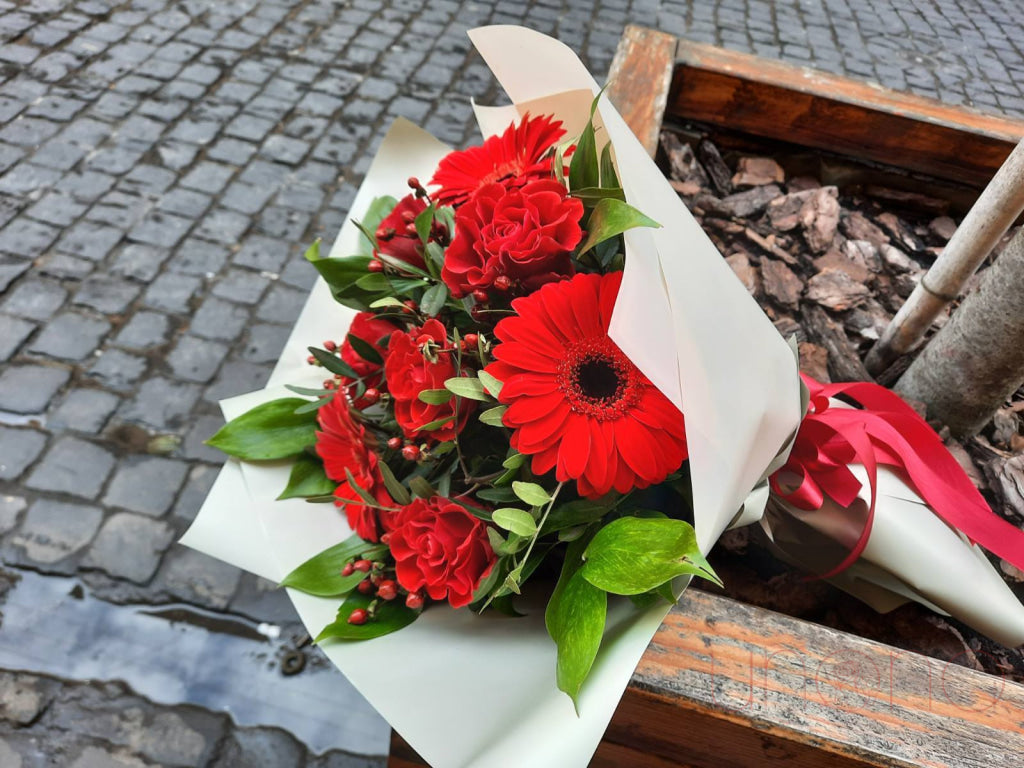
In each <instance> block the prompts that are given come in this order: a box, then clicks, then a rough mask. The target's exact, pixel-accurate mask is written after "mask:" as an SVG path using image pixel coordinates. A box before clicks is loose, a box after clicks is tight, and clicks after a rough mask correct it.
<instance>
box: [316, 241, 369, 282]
mask: <svg viewBox="0 0 1024 768" xmlns="http://www.w3.org/2000/svg"><path fill="white" fill-rule="evenodd" d="M311 250H312V248H311V249H310V250H309V251H306V258H307V259H309V262H310V263H311V264H312V265H313V266H314V267H316V271H317V272H319V273H320V276H321V277H322V278H323V279H324V280H325V281H326V282H327V284H328V285H331V286H335V287H339V288H346V287H348V286H350V285H352V284H353V283H355V281H356V280H358V279H359V278H360V277H362V276H363V275H365V274H366V269H367V266H368V265H369V263H370V259H369V258H368V257H366V256H348V257H345V258H335V259H331V258H323V259H321V258H319V251H320V249H319V248H317V252H316V254H314V255H313V256H312V257H311V255H310V251H311Z"/></svg>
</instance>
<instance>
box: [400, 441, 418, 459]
mask: <svg viewBox="0 0 1024 768" xmlns="http://www.w3.org/2000/svg"><path fill="white" fill-rule="evenodd" d="M419 457H420V449H419V446H416V445H407V446H405V448H403V449H402V458H404V459H406V460H408V461H416V459H418V458H419Z"/></svg>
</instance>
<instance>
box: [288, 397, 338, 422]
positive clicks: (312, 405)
mask: <svg viewBox="0 0 1024 768" xmlns="http://www.w3.org/2000/svg"><path fill="white" fill-rule="evenodd" d="M333 399H334V393H333V392H332V393H330V394H328V395H326V396H324V395H322V394H321V396H320V397H319V398H318V399H316V400H313V401H312V402H310V401H308V400H303V402H304V403H305V405H300V406H299V407H298V408H296V409H295V415H296V416H301V415H302V414H304V413H310V412H312V411H318V410H320V409H321V408H323V407H324V406H325V405H327V404H328V403H329V402H331V400H333Z"/></svg>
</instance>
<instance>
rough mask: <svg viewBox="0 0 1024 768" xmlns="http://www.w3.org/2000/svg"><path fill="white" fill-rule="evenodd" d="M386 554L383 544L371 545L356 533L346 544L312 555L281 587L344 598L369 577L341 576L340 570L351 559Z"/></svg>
mask: <svg viewBox="0 0 1024 768" xmlns="http://www.w3.org/2000/svg"><path fill="white" fill-rule="evenodd" d="M385 552H387V547H385V546H384V545H383V544H371V543H369V542H366V541H363V540H362V539H360V538H359V537H358V536H356V535H355V534H353V535H352V536H349V537H348V538H347V539H345V540H344V541H342V542H340V543H338V544H335V545H334V546H333V547H328V548H327V549H325V550H324V551H323V552H320V553H319V554H316V555H313V557H311V558H309V560H307V561H306V562H304V563H303V564H302V565H300V566H299V567H298V568H296V569H295V570H294V571H292V572H291V573H289V574H288V575H287V576H285V577H284V579H283V580H282V581H281V586H282V587H291V588H292V589H297V590H299V591H300V592H305V593H307V594H310V595H317V596H318V597H334V596H335V595H343V594H345V593H346V592H348V591H349V590H350V589H353V588H354V587H355V586H356V584H358V583H359V582H360V581H362V580H363V579H364V578H366V574H365V573H363V572H362V571H356V572H355V573H353V574H352V575H351V576H342V575H341V569H342V568H343V567H344V566H345V563H347V562H349V561H350V560H353V559H356V558H361V557H365V558H367V559H368V560H372V559H374V558H377V557H380V556H381V555H383V554H384V553H385Z"/></svg>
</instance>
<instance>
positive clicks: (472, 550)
mask: <svg viewBox="0 0 1024 768" xmlns="http://www.w3.org/2000/svg"><path fill="white" fill-rule="evenodd" d="M388 546H389V547H390V548H391V554H392V555H393V556H394V558H395V571H396V574H397V578H398V583H399V584H401V585H402V587H404V588H405V589H407V590H409V591H410V592H419V591H420V590H423V589H425V590H426V592H427V594H428V595H430V597H431V599H433V600H444V599H445V598H448V602H449V603H451V606H452V607H453V608H461V607H462V606H464V605H468V604H469V603H470V602H471V601H472V599H473V592H474V591H475V590H476V588H477V585H478V584H479V583H480V579H482V578H483V577H484V576H486V575H487V572H488V571H489V570H490V569H491V567H492V566H493V565H494V562H495V559H496V558H495V557H494V551H493V550H492V549H491V545H490V543H489V542H488V540H487V527H486V526H485V525H484V523H483V521H481V520H479V519H478V518H476V517H473V515H471V514H470V513H469V512H467V511H466V510H465V509H464V508H463V507H461V506H459V505H458V504H456V503H455V502H454V501H450V500H449V499H446V498H444V497H443V496H433V497H431V498H429V499H413V502H412V503H411V504H409V505H407V506H405V507H402V509H400V510H399V511H398V512H396V513H395V516H394V527H393V528H392V530H391V535H390V538H389V539H388Z"/></svg>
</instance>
